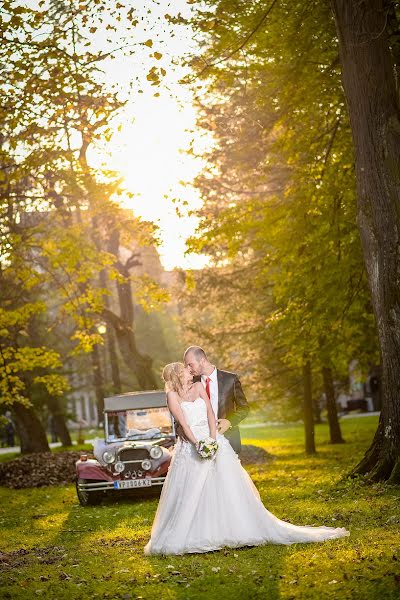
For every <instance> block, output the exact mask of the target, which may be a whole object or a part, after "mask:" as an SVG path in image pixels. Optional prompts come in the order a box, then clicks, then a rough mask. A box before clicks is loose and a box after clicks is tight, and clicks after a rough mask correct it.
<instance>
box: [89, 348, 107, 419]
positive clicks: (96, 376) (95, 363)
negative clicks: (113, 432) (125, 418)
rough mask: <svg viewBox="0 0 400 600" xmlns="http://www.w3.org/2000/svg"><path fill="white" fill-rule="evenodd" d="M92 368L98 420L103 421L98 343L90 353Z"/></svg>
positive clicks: (102, 383) (102, 394) (102, 387)
mask: <svg viewBox="0 0 400 600" xmlns="http://www.w3.org/2000/svg"><path fill="white" fill-rule="evenodd" d="M91 360H92V369H93V385H94V392H95V395H96V405H97V414H98V418H99V422H100V421H103V413H104V381H103V373H102V371H101V362H100V352H99V346H98V344H95V345H94V346H93V350H92V353H91Z"/></svg>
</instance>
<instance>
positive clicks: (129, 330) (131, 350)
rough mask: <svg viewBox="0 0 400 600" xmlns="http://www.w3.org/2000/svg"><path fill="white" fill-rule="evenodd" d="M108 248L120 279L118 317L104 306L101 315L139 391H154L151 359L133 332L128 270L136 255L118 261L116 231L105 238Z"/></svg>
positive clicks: (132, 307) (117, 235) (118, 283)
mask: <svg viewBox="0 0 400 600" xmlns="http://www.w3.org/2000/svg"><path fill="white" fill-rule="evenodd" d="M108 249H109V251H110V252H112V253H113V254H114V256H115V257H116V263H115V266H116V268H117V269H118V271H119V273H120V275H121V276H122V280H121V281H119V280H117V283H116V285H117V291H118V300H119V308H120V316H118V315H116V314H115V313H113V312H112V311H110V310H109V309H108V308H107V307H106V308H105V310H104V317H105V319H106V320H107V321H108V323H110V324H111V325H112V326H113V328H114V333H115V337H116V340H117V342H118V348H119V351H120V353H121V356H122V358H123V359H124V361H125V363H126V365H127V366H128V367H129V368H130V369H132V370H133V371H134V373H135V375H136V378H137V380H138V382H139V385H140V387H141V389H142V390H154V389H156V387H157V384H156V380H155V378H154V375H153V371H152V362H153V361H152V359H151V358H150V356H147V355H146V354H142V353H141V352H139V350H138V348H137V345H136V339H135V332H134V328H133V327H134V306H133V298H132V286H131V280H130V272H129V269H130V268H131V267H132V266H134V265H135V264H138V261H137V256H136V255H135V254H132V256H131V257H130V259H128V261H127V262H126V264H122V263H121V261H120V260H119V259H118V249H119V232H118V231H117V230H115V231H114V234H113V235H112V236H111V238H110V240H109V248H108Z"/></svg>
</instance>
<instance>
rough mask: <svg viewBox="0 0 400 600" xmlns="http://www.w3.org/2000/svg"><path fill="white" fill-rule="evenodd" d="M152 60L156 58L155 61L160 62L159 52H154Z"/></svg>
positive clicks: (160, 55)
mask: <svg viewBox="0 0 400 600" xmlns="http://www.w3.org/2000/svg"><path fill="white" fill-rule="evenodd" d="M153 56H154V58H156V59H157V60H160V59H161V58H162V54H161V52H154V55H153Z"/></svg>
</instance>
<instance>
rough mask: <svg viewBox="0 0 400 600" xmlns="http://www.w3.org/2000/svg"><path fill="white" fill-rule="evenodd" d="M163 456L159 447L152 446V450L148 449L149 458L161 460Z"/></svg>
mask: <svg viewBox="0 0 400 600" xmlns="http://www.w3.org/2000/svg"><path fill="white" fill-rule="evenodd" d="M162 454H163V451H162V448H161V446H153V448H150V456H151V458H155V459H158V458H161V457H162Z"/></svg>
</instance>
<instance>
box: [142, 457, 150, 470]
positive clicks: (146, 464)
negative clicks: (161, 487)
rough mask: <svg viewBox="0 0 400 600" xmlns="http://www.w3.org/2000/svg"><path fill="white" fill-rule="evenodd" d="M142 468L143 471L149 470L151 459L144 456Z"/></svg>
mask: <svg viewBox="0 0 400 600" xmlns="http://www.w3.org/2000/svg"><path fill="white" fill-rule="evenodd" d="M142 469H143V470H144V471H150V469H151V460H149V459H148V458H145V459H144V460H142Z"/></svg>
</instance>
